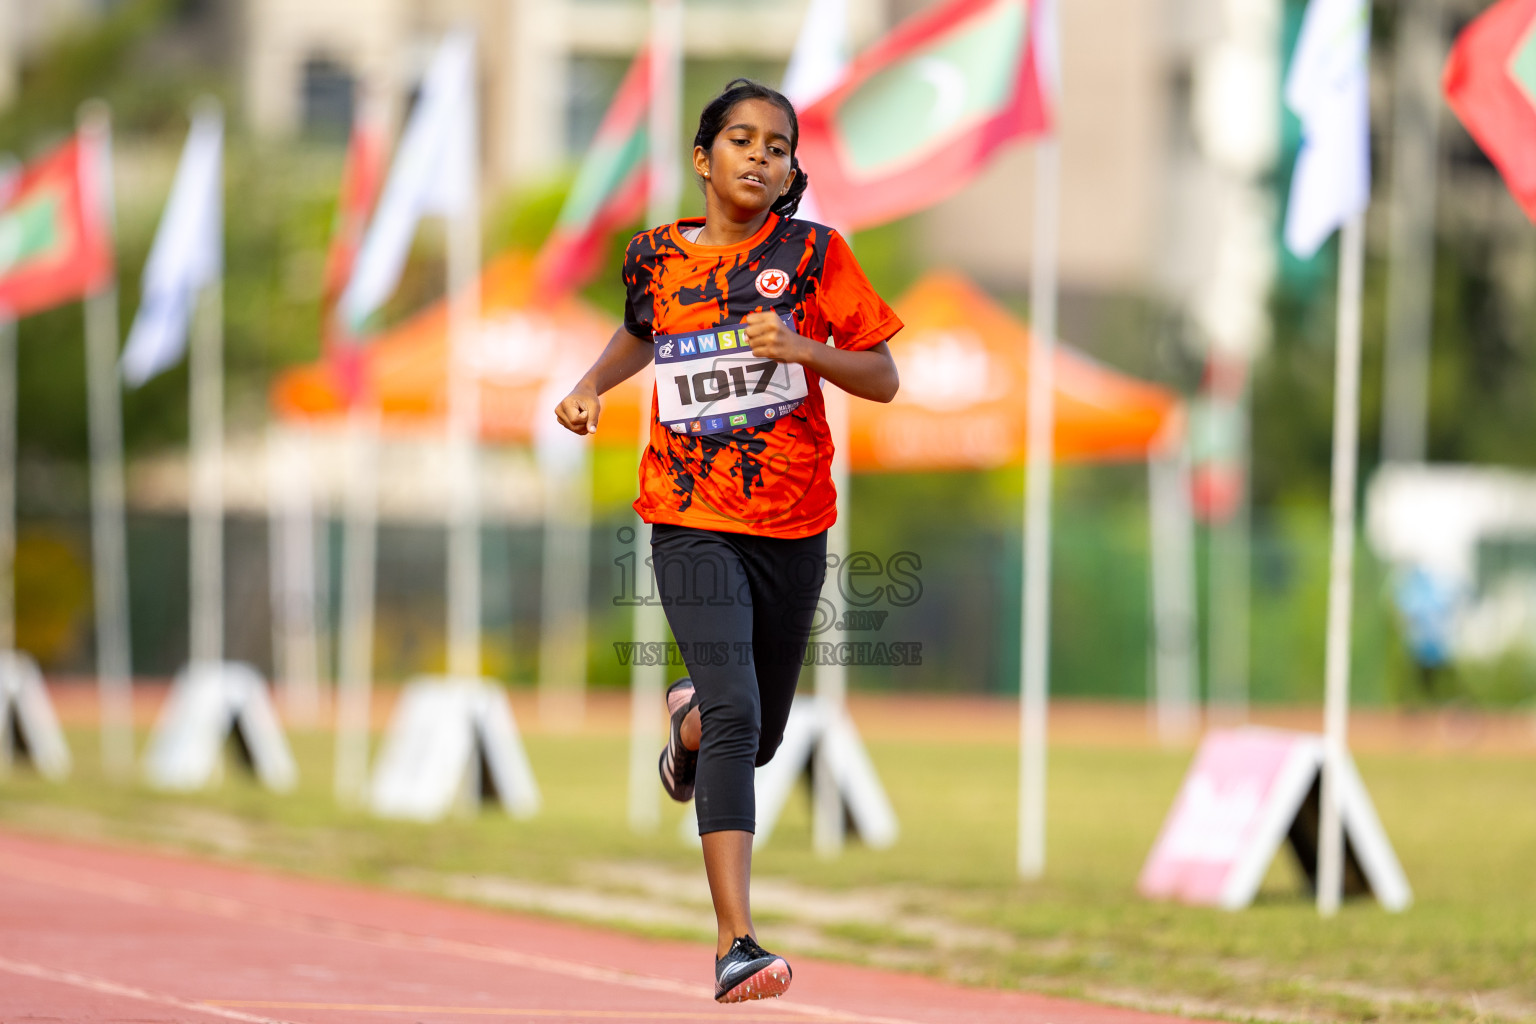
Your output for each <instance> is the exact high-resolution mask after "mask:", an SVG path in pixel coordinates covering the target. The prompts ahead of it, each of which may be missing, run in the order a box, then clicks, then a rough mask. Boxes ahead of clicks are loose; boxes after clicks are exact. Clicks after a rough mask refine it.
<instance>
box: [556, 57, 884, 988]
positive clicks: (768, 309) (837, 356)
mask: <svg viewBox="0 0 1536 1024" xmlns="http://www.w3.org/2000/svg"><path fill="white" fill-rule="evenodd" d="M798 140H799V125H798V122H797V120H796V118H795V110H794V107H793V106H791V105H790V103H789V101H788V100H787V99H785V98H784V97H783V96H782V95H780V94H779V93H778V92H776V91H774V90H773V89H770V88H768V87H766V86H763V85H759V84H758V83H756V82H752V81H749V80H747V79H737V80H735V81H733V82H731V83H730V84H729V85H728V86H726V88H725V91H724V92H722V93H721V94H720V95H719V96H718V97H716V98H715V99H714V100H713V101H712V102H710V104H709V105H708V106H706V107H705V108H704V111H703V114H702V115H701V116H700V117H699V130H698V134H697V135H696V136H695V137H694V149H693V170H694V173H695V174H696V175H697V177H698V179H699V184H700V186H701V188H702V189H703V192H704V206H705V216H704V218H703V220H689V219H685V220H680V221H678V222H676V223H674V224H664V225H662V226H661V227H657V228H654V229H652V230H650V231H646V232H642V233H641V234H638V235H636V236H635V237H634V239H633V240H632V241H631V242H630V243H629V248H628V250H627V251H626V252H625V254H624V284H625V286H626V288H627V292H628V294H627V297H626V300H625V308H624V326H623V327H621V328H620V329H619V330H617V331H615V332H614V335H613V339H612V340H611V341H609V343H608V347H607V349H606V350H605V351H604V352H603V354H602V355H601V356H600V357H599V358H598V360H597V362H596V363H594V364H593V365H592V368H591V369H590V370H588V371H587V373H586V376H584V377H582V379H581V381H580V382H579V383H578V384H577V385H576V387H575V389H574V390H573V391H572V392H571V393H570V394H569V395H568V396H566V398H565V399H564V400H563V401H561V403H560V405H559V406H558V407H557V408H556V410H555V414H556V416H557V417H558V418H559V420H560V422H561V423H562V424H563V425H565V426H566V427H567V428H569V429H570V430H573V431H575V432H576V433H578V434H590V433H595V432H596V430H597V425H598V420H599V418H600V413H601V408H602V403H601V400H600V398H599V396H600V395H602V394H603V392H605V391H607V390H608V389H609V388H611V387H613V386H614V385H616V384H618V383H619V382H621V381H623V380H625V379H627V378H628V377H630V376H631V375H633V374H635V373H638V372H639V371H640V370H641V369H642V368H644V367H645V365H646V364H648V363H653V364H654V365H655V368H656V390H655V396H654V398H653V401H652V414H651V416H652V422H651V429H650V445H649V446H648V447H647V449H646V451H645V453H644V455H643V456H642V457H641V461H640V497H639V499H638V500H637V501H636V502H635V509H636V511H638V512H639V513H640V516H641V518H642V519H644V520H645V521H646V522H648V523H650V524H652V531H651V551H652V561H653V563H654V566H655V571H656V578H657V586H658V589H659V592H660V595H661V601H662V605H663V607H664V608H665V610H666V615H667V621H668V623H669V624H670V625H671V627H672V633H673V635H674V636H676V638H677V641H678V644H679V646H680V648H681V653H682V656H683V661H684V664H685V665H686V666H687V668H688V671H689V675H688V677H687V678H684V679H680V680H678V681H677V682H676V683H674V684H673V685H672V687H671V688H670V689H669V690H668V692H667V707H668V710H669V711H670V713H671V735H670V739H669V742H668V744H667V746H666V748H665V749H664V750H663V751H662V756H661V778H662V784H663V785H664V786H665V787H666V790H667V792H668V794H670V795H671V796H672V798H673V799H675V800H679V801H686V800H688V799H689V798H690V797H696V811H697V815H698V821H699V834H700V836H701V837H702V839H703V845H704V868H705V873H706V874H707V875H708V877H709V890H710V895H711V896H712V898H713V901H714V906H715V917H716V921H717V922H718V926H719V939H718V943H717V945H716V949H715V955H716V960H715V998H716V999H718V1000H720V1001H721V1002H737V1001H739V1000H743V999H761V998H764V997H767V996H777V995H782V994H783V993H784V991H785V989H787V988H788V987H789V982H790V976H791V975H790V969H789V965H788V964H787V963H786V962H785V961H784V959H783V958H782V957H779V956H775V955H774V954H772V953H769V952H767V951H766V950H764V949H763V948H762V947H761V946H759V945H758V944H757V940H756V931H755V930H754V928H753V926H752V916H751V910H750V905H749V899H748V889H749V882H750V876H751V866H752V833H753V830H754V828H755V827H756V805H755V803H754V800H753V788H752V782H753V771H754V768H756V767H758V766H761V765H764V764H766V763H767V762H768V760H769V759H770V758H771V757H773V753H774V751H775V750H776V749H777V748H778V745H779V741H780V740H781V739H782V738H783V735H784V724H785V721H786V720H787V718H788V716H789V707H790V702H791V700H792V699H793V697H794V693H795V683H796V681H797V679H798V678H799V675H800V664H801V660H802V658H803V657H804V654H805V646H806V642H807V640H808V638H809V636H810V633H811V629H812V626H813V623H814V621H815V619H816V610H817V602H818V599H819V596H820V593H821V585H822V581H823V579H824V577H825V575H826V550H827V536H826V531H827V527H829V526H831V525H832V522H833V521H834V520H835V519H836V517H837V503H836V495H835V493H834V492H833V488H832V481H831V477H830V474H829V462H830V460H831V456H832V438H831V434H830V432H829V430H828V428H827V418H826V410H825V407H824V405H823V401H822V393H821V382H822V381H823V380H825V381H829V382H831V383H832V384H834V385H836V386H837V387H840V388H842V389H843V390H844V391H846V392H848V393H849V394H852V395H856V396H858V397H860V398H868V399H872V400H874V401H877V402H889V401H890V400H891V399H892V398H893V397H894V396H895V394H896V388H897V377H896V365H895V363H893V362H892V360H891V355H890V352H889V350H888V349H887V348H886V344H885V343H886V340H887V339H889V338H890V337H891V336H892V335H894V334H895V333H896V332H897V331H898V330H900V329H901V321H900V320H898V319H897V318H896V315H895V314H894V313H893V312H892V311H891V310H890V308H889V307H888V306H887V305H886V304H885V303H884V302H883V301H881V299H880V297H879V296H878V295H876V294H875V292H874V289H873V288H871V287H870V285H869V282H868V281H867V280H866V279H865V277H864V274H863V271H861V270H860V269H859V265H858V263H857V262H855V260H854V258H853V253H852V251H851V250H850V249H849V248H848V244H847V243H846V242H844V241H843V239H842V238H841V237H839V235H838V234H837V233H836V232H835V231H832V230H830V229H828V228H826V227H823V226H822V225H820V224H812V223H809V222H806V221H799V220H793V219H791V218H792V217H793V216H794V213H795V210H796V209H797V207H798V206H799V201H800V196H801V195H802V194H803V193H804V191H805V186H806V176H805V173H804V172H803V171H802V170H800V167H799V164H798V163H797V162H796V160H795V146H796V143H797V142H798ZM829 341H830V343H829Z"/></svg>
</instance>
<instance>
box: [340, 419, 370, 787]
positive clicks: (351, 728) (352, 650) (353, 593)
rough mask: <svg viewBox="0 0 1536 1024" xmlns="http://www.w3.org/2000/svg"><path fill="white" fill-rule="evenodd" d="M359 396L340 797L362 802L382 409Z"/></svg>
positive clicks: (346, 543) (352, 452)
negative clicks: (379, 411)
mask: <svg viewBox="0 0 1536 1024" xmlns="http://www.w3.org/2000/svg"><path fill="white" fill-rule="evenodd" d="M367 400H368V399H364V398H355V399H354V401H353V404H352V407H351V409H350V410H349V411H348V413H347V448H348V451H347V478H346V509H345V513H344V514H345V516H346V521H345V526H344V528H343V529H344V531H345V537H344V539H343V541H342V552H341V557H342V566H341V644H340V651H339V652H338V657H337V667H336V767H335V780H334V785H335V790H336V799H337V801H338V802H340V803H342V804H350V805H358V804H361V803H362V802H363V799H364V795H365V793H364V790H365V788H366V786H367V779H368V724H369V718H370V713H371V708H372V698H373V601H374V566H375V557H376V546H377V536H378V486H379V414H378V409H377V407H374V406H370V405H365V404H364V403H365V401H367Z"/></svg>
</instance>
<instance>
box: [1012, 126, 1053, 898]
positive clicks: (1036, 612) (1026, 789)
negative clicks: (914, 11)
mask: <svg viewBox="0 0 1536 1024" xmlns="http://www.w3.org/2000/svg"><path fill="white" fill-rule="evenodd" d="M1060 194H1061V144H1060V142H1059V141H1058V140H1057V139H1056V137H1055V136H1054V135H1051V136H1047V137H1045V138H1043V139H1041V140H1040V142H1039V143H1038V144H1037V145H1036V147H1035V236H1034V252H1033V264H1034V265H1033V267H1032V268H1031V274H1030V283H1029V299H1030V302H1029V309H1030V346H1029V420H1028V424H1027V430H1028V438H1029V443H1028V451H1029V463H1028V466H1027V469H1026V471H1025V482H1024V600H1023V609H1022V616H1021V617H1022V620H1023V621H1022V624H1021V630H1020V652H1019V661H1020V670H1021V678H1020V682H1019V863H1018V867H1019V875H1020V876H1021V877H1023V878H1039V877H1040V876H1041V875H1043V874H1044V873H1045V761H1046V756H1045V755H1046V751H1045V742H1046V740H1045V737H1046V695H1047V691H1048V684H1049V672H1050V646H1049V645H1050V629H1051V621H1050V614H1051V609H1050V599H1051V595H1050V583H1051V563H1050V559H1051V460H1052V448H1053V442H1054V433H1055V420H1056V415H1055V395H1056V381H1055V370H1056V241H1057V231H1058V226H1057V217H1058V210H1059V200H1060Z"/></svg>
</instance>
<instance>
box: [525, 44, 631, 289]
mask: <svg viewBox="0 0 1536 1024" xmlns="http://www.w3.org/2000/svg"><path fill="white" fill-rule="evenodd" d="M650 105H651V58H650V51H649V50H643V51H641V53H640V55H639V56H638V57H636V58H635V62H634V63H633V64H631V65H630V66H629V71H628V72H626V73H625V75H624V80H623V81H622V82H620V83H619V91H618V93H617V94H616V95H615V96H614V98H613V103H612V104H611V105H610V106H609V107H608V112H607V113H606V114H604V115H603V120H602V123H601V124H599V125H598V128H597V135H596V137H594V138H593V140H592V147H591V148H590V149H588V150H587V156H586V159H585V160H583V161H582V164H581V170H580V171H578V172H577V174H576V183H575V184H574V185H573V186H572V187H571V193H570V195H569V196H567V197H566V200H565V205H564V206H563V207H562V208H561V210H560V217H559V219H558V220H557V221H556V222H555V229H554V231H553V232H551V233H550V236H549V239H548V240H547V241H546V242H545V243H544V248H543V249H542V250H540V252H539V256H538V260H537V262H536V263H535V265H534V275H535V280H536V281H537V284H538V287H539V289H540V290H541V291H542V292H543V293H544V294H546V295H547V294H561V293H564V292H569V291H572V290H574V289H576V288H578V287H580V286H581V285H582V284H584V283H585V282H587V281H588V280H590V279H591V277H592V275H593V273H595V272H596V271H597V269H598V265H599V263H600V262H601V260H602V254H603V246H604V244H605V243H606V242H607V240H608V236H609V235H611V234H612V233H613V232H614V231H615V230H617V229H618V228H619V227H621V226H623V225H624V224H627V223H629V222H630V221H632V220H634V219H635V218H637V217H639V216H640V213H641V211H642V210H643V209H644V208H645V200H646V187H647V174H646V149H647V146H648V133H647V131H646V128H647V124H648V122H649V112H650Z"/></svg>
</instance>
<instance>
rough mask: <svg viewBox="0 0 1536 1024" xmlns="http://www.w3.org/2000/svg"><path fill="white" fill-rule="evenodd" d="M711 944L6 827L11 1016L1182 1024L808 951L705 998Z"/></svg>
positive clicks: (1, 985)
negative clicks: (770, 984)
mask: <svg viewBox="0 0 1536 1024" xmlns="http://www.w3.org/2000/svg"><path fill="white" fill-rule="evenodd" d="M711 953H712V950H710V949H709V948H707V947H705V946H702V945H695V944H688V943H679V942H663V941H658V940H651V939H644V938H636V937H632V936H626V935H618V934H614V933H611V932H607V931H603V930H601V929H597V928H591V927H584V926H580V925H573V924H564V923H561V922H554V921H545V920H540V919H537V918H529V917H521V916H517V915H513V914H503V913H496V912H492V911H487V910H480V909H477V908H473V907H465V906H459V905H455V904H450V903H444V902H437V901H434V900H430V899H426V898H420V897H414V896H406V895H400V894H396V893H390V892H381V891H377V890H371V889H364V888H361V887H358V886H349V885H341V884H334V883H328V882H317V881H310V880H306V879H299V878H293V877H288V876H283V875H277V874H273V873H269V872H264V871H254V870H248V869H244V868H235V867H228V866H224V865H216V864H209V863H205V862H201V861H196V860H191V859H186V858H180V857H173V856H167V855H162V854H153V853H145V852H139V851H132V852H129V851H124V850H120V849H109V848H104V847H96V846H84V845H75V844H69V843H63V842H57V841H51V840H41V839H35V838H29V837H23V836H19V835H15V834H11V833H5V832H0V1021H4V1022H7V1024H9V1022H17V1021H42V1020H49V1021H59V1020H64V1021H132V1022H134V1024H160V1022H172V1021H175V1022H194V1024H199V1022H207V1021H218V1020H225V1021H246V1022H260V1024H271V1022H277V1021H282V1022H292V1024H343V1022H352V1021H358V1022H391V1024H418V1022H420V1024H456V1022H470V1021H480V1022H484V1021H487V1020H497V1019H499V1020H504V1021H541V1022H571V1024H593V1022H601V1021H634V1022H644V1024H652V1022H674V1021H675V1022H683V1021H699V1020H715V1019H731V1020H736V1021H776V1022H784V1024H812V1022H829V1024H831V1022H836V1024H940V1022H944V1024H948V1022H955V1024H960V1022H965V1024H994V1022H996V1024H1001V1022H1003V1021H1007V1022H1010V1024H1013V1022H1030V1024H1090V1022H1092V1024H1158V1022H1167V1024H1172V1022H1174V1021H1176V1020H1177V1018H1173V1017H1159V1016H1155V1015H1152V1014H1145V1013H1137V1012H1135V1011H1131V1010H1122V1009H1115V1008H1110V1007H1099V1006H1093V1005H1091V1004H1086V1003H1076V1002H1070V1001H1067V1000H1062V999H1051V998H1047V997H1044V996H1035V995H1028V994H1024V993H1018V992H997V991H990V990H985V989H973V988H961V987H958V986H954V985H947V984H943V983H941V982H938V981H933V980H931V979H927V978H920V977H912V976H908V975H902V974H894V973H889V972H884V971H877V970H871V969H867V968H860V967H850V966H845V965H839V964H829V963H822V962H818V961H815V960H808V959H806V958H803V957H801V958H795V959H794V960H793V963H794V966H795V981H794V987H793V988H791V990H790V993H789V995H788V997H786V998H784V999H781V1000H766V1001H762V1002H755V1003H744V1004H739V1005H736V1006H719V1005H717V1004H716V1003H715V1002H714V1001H713V999H712V998H711V996H712V994H713V990H712V988H711V986H710V984H709V982H710V972H709V966H710V956H711Z"/></svg>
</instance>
